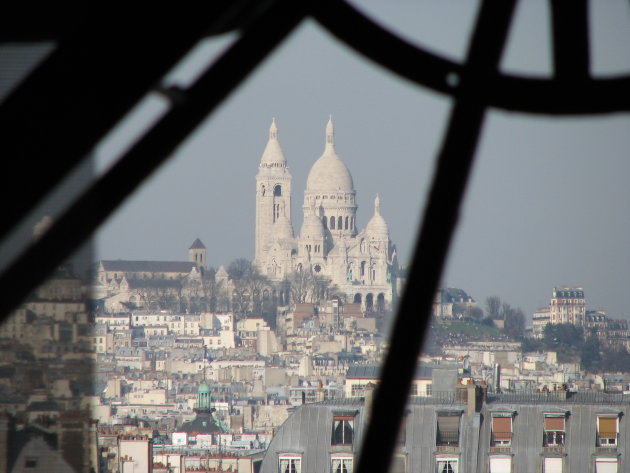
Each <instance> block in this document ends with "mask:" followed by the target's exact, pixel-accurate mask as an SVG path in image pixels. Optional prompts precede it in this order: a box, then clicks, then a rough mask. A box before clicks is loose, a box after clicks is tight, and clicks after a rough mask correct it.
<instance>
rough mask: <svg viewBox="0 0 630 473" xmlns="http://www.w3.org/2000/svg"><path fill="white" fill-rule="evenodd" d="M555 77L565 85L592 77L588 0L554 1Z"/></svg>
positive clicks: (552, 20) (552, 11) (552, 15)
mask: <svg viewBox="0 0 630 473" xmlns="http://www.w3.org/2000/svg"><path fill="white" fill-rule="evenodd" d="M550 7H551V24H552V40H553V64H554V77H555V78H556V79H557V80H558V81H561V82H563V83H565V84H575V83H578V84H579V83H580V82H585V81H587V80H588V79H589V77H590V73H589V71H590V46H589V34H588V2H587V0H551V1H550Z"/></svg>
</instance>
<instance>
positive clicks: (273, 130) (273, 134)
mask: <svg viewBox="0 0 630 473" xmlns="http://www.w3.org/2000/svg"><path fill="white" fill-rule="evenodd" d="M269 139H270V140H277V139H278V125H276V117H273V118H272V119H271V126H270V127H269Z"/></svg>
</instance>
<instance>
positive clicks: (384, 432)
mask: <svg viewBox="0 0 630 473" xmlns="http://www.w3.org/2000/svg"><path fill="white" fill-rule="evenodd" d="M515 1H516V0H486V1H484V2H483V4H482V5H481V10H480V12H479V16H478V18H477V23H476V27H475V31H474V33H473V37H472V39H471V43H470V46H469V51H468V57H467V62H466V64H465V66H464V68H463V71H462V74H461V76H459V77H453V78H452V80H453V81H457V82H458V88H457V94H456V101H455V104H454V107H453V110H452V112H451V118H450V121H449V124H448V130H447V132H446V136H445V138H444V142H443V145H442V149H441V151H440V154H439V156H438V163H437V169H436V173H435V175H434V178H433V183H432V186H431V191H430V194H429V201H428V204H427V207H426V210H425V213H424V218H423V220H422V227H421V229H420V233H419V238H418V240H417V242H416V248H415V253H414V257H413V262H412V265H411V271H410V274H409V277H408V279H407V282H406V286H405V289H404V294H403V297H402V300H401V302H400V305H399V307H398V313H397V315H396V319H395V321H394V326H393V331H392V334H391V339H390V344H389V350H388V353H387V356H386V359H385V362H384V364H383V367H382V369H381V376H380V378H381V382H380V385H379V386H378V388H377V389H376V394H375V397H374V404H373V407H372V412H371V414H370V423H369V426H368V430H367V433H366V435H365V440H364V442H363V445H362V447H361V453H360V456H359V461H358V470H357V471H358V472H359V473H364V472H368V471H379V472H386V471H388V468H389V464H390V462H391V457H392V454H393V451H394V447H395V441H396V438H397V433H398V430H399V425H400V420H401V418H402V415H403V411H404V409H405V405H406V402H407V396H408V393H409V389H410V387H411V382H412V379H413V375H414V373H415V370H416V366H417V363H418V356H419V355H420V350H421V348H422V342H423V339H424V335H425V333H426V328H427V326H428V320H429V318H430V314H431V304H432V301H433V298H434V296H435V292H436V290H437V288H438V284H439V281H440V277H441V274H442V268H443V267H444V262H445V260H446V255H447V252H448V248H449V245H450V241H451V239H452V236H453V234H454V231H455V226H456V224H457V220H458V215H459V209H460V206H461V203H462V201H463V197H464V191H465V189H466V184H467V181H468V176H469V174H470V170H471V168H472V163H473V158H474V154H475V149H476V146H477V141H478V139H479V135H480V133H481V129H482V126H483V119H484V114H485V110H486V107H487V104H486V103H484V101H483V98H484V97H480V96H479V95H478V94H477V90H478V88H479V87H480V86H482V85H483V84H484V83H485V82H486V81H488V80H491V79H492V77H494V76H496V75H497V74H498V64H499V61H500V59H501V54H502V51H503V46H504V44H505V41H506V37H507V32H508V29H509V25H510V22H511V19H512V14H513V12H514V6H515Z"/></svg>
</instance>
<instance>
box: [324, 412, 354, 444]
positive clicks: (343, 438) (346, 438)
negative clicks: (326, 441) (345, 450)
mask: <svg viewBox="0 0 630 473" xmlns="http://www.w3.org/2000/svg"><path fill="white" fill-rule="evenodd" d="M353 439H354V416H345V415H344V416H340V415H336V416H334V417H333V427H332V439H331V442H330V443H331V445H352V441H353Z"/></svg>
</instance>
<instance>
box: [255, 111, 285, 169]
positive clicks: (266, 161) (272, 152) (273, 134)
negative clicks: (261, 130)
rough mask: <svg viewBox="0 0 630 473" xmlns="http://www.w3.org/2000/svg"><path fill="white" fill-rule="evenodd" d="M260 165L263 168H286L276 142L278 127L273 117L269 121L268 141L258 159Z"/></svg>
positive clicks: (278, 142) (282, 154)
mask: <svg viewBox="0 0 630 473" xmlns="http://www.w3.org/2000/svg"><path fill="white" fill-rule="evenodd" d="M260 165H261V167H265V168H274V167H275V168H286V165H287V160H286V158H285V157H284V153H283V152H282V148H280V141H278V125H277V124H276V119H275V117H274V118H273V119H272V120H271V126H270V127H269V140H268V141H267V146H265V150H264V151H263V155H262V158H261V159H260Z"/></svg>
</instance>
